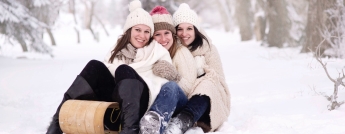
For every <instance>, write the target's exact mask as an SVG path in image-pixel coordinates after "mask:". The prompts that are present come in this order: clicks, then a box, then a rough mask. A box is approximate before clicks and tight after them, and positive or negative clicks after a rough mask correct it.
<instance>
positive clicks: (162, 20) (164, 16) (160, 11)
mask: <svg viewBox="0 0 345 134" xmlns="http://www.w3.org/2000/svg"><path fill="white" fill-rule="evenodd" d="M150 15H151V17H152V21H153V23H154V29H155V31H158V30H170V31H171V32H172V33H173V34H176V30H175V28H174V23H173V19H172V16H171V15H170V13H169V12H168V11H167V9H166V8H165V7H163V6H156V7H154V8H153V9H152V11H151V12H150Z"/></svg>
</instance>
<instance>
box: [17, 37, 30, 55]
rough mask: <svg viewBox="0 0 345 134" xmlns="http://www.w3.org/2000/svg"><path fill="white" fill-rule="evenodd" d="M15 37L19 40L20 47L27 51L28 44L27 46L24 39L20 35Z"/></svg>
mask: <svg viewBox="0 0 345 134" xmlns="http://www.w3.org/2000/svg"><path fill="white" fill-rule="evenodd" d="M15 38H17V41H18V42H19V44H20V46H21V47H22V50H23V52H28V46H27V44H26V42H25V40H24V39H23V38H21V37H19V38H18V37H15Z"/></svg>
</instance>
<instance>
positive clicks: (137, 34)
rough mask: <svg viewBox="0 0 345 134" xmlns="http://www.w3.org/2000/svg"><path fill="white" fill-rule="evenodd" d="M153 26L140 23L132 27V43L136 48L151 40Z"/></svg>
mask: <svg viewBox="0 0 345 134" xmlns="http://www.w3.org/2000/svg"><path fill="white" fill-rule="evenodd" d="M150 32H151V28H150V27H149V26H147V25H143V24H138V25H135V26H133V27H132V30H131V39H130V43H131V44H132V45H133V46H134V47H135V48H142V47H144V46H145V45H146V44H147V42H149V40H150Z"/></svg>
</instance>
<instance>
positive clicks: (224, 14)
mask: <svg viewBox="0 0 345 134" xmlns="http://www.w3.org/2000/svg"><path fill="white" fill-rule="evenodd" d="M225 1H226V0H225ZM216 3H217V6H218V7H219V8H218V11H219V13H220V15H221V19H222V22H223V25H224V29H225V31H226V32H229V31H230V22H229V17H230V13H229V11H230V10H228V9H229V8H230V7H228V5H227V4H225V5H223V4H224V3H223V2H221V0H217V1H216Z"/></svg>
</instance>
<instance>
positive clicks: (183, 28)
mask: <svg viewBox="0 0 345 134" xmlns="http://www.w3.org/2000/svg"><path fill="white" fill-rule="evenodd" d="M177 36H178V37H180V38H181V39H182V41H183V42H184V43H185V45H187V46H188V45H189V44H191V43H192V42H193V41H194V39H195V31H194V26H193V25H192V24H190V23H181V24H179V25H178V27H177Z"/></svg>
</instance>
